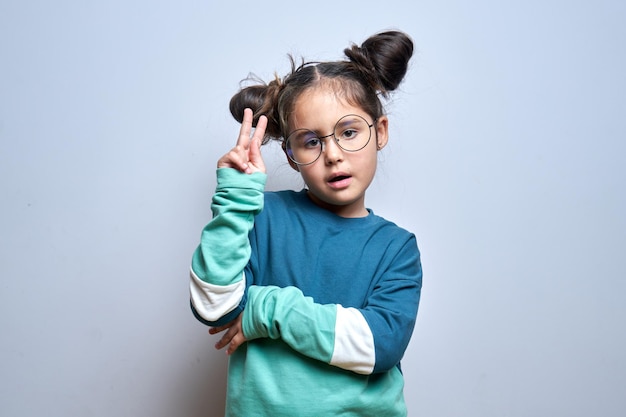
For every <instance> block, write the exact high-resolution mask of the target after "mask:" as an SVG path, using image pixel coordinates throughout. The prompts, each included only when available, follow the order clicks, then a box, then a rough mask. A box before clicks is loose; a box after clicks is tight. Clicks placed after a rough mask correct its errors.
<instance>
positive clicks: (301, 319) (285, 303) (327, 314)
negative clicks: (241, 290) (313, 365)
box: [242, 286, 337, 363]
mask: <svg viewBox="0 0 626 417" xmlns="http://www.w3.org/2000/svg"><path fill="white" fill-rule="evenodd" d="M336 314H337V306H336V305H334V304H328V305H322V304H315V303H314V301H313V299H312V298H311V297H306V296H304V294H302V291H300V290H299V289H298V288H296V287H285V288H279V287H275V286H251V287H250V288H248V300H247V304H246V309H245V310H244V314H243V319H242V326H243V334H244V335H245V336H246V338H247V339H248V340H253V339H257V338H262V337H269V338H272V339H282V340H283V341H284V342H285V343H287V344H288V345H289V346H291V347H292V348H293V349H295V350H296V351H298V352H301V353H303V354H305V355H306V356H309V357H311V358H313V359H317V360H320V361H323V362H326V363H330V361H331V358H332V355H333V347H334V341H335V319H336Z"/></svg>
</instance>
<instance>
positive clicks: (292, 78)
mask: <svg viewBox="0 0 626 417" xmlns="http://www.w3.org/2000/svg"><path fill="white" fill-rule="evenodd" d="M344 54H345V55H346V57H347V58H348V60H347V61H330V62H303V63H302V64H301V65H299V66H296V63H295V61H294V59H293V57H291V56H290V60H291V71H290V73H289V74H287V75H286V76H285V77H284V78H282V79H281V78H280V77H278V76H276V77H275V79H274V80H272V81H271V82H269V83H267V84H266V83H263V82H262V81H260V82H259V81H258V80H257V82H258V84H256V85H250V86H247V87H244V88H242V89H241V90H240V91H239V92H238V93H237V94H235V95H234V96H233V97H232V99H231V100H230V112H231V114H232V115H233V117H234V118H235V119H236V120H237V121H238V122H241V121H242V119H243V110H244V109H245V108H251V109H252V110H253V112H254V125H256V121H257V120H258V118H259V116H261V115H265V116H267V118H268V124H267V129H266V133H265V138H264V140H263V143H267V142H268V141H269V140H270V139H276V140H282V138H284V136H285V135H286V133H287V132H286V129H287V126H288V121H289V116H290V115H291V113H292V112H293V109H294V106H295V103H296V100H297V99H298V97H300V95H301V94H302V93H303V92H304V91H305V90H307V89H309V88H311V87H314V86H319V85H320V84H322V83H325V84H326V85H330V86H331V87H332V88H334V89H335V90H336V92H337V93H338V94H340V95H342V96H343V97H344V98H345V99H346V100H347V101H348V103H350V104H352V105H356V106H359V107H361V108H363V110H364V111H365V112H366V113H367V114H369V115H370V116H371V117H372V119H374V120H375V119H377V118H378V117H380V116H382V115H383V112H384V109H383V105H382V102H381V100H380V98H379V95H381V96H383V97H385V98H387V97H388V96H389V93H391V92H392V91H394V90H395V89H396V88H397V87H398V86H399V85H400V83H401V82H402V80H403V79H404V76H405V74H406V71H407V67H408V63H409V60H410V59H411V56H412V55H413V41H412V40H411V38H409V36H408V35H406V34H405V33H403V32H399V31H388V32H381V33H378V34H375V35H373V36H371V37H369V38H368V39H366V40H365V42H363V44H362V45H361V46H357V45H352V46H351V47H350V48H346V49H345V50H344ZM248 80H251V79H248Z"/></svg>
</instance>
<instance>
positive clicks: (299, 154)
mask: <svg viewBox="0 0 626 417" xmlns="http://www.w3.org/2000/svg"><path fill="white" fill-rule="evenodd" d="M375 122H376V121H374V122H373V123H372V124H369V123H367V120H365V119H364V118H363V117H361V116H359V115H356V114H348V115H347V116H343V117H342V118H341V119H339V120H338V121H337V123H336V124H335V128H334V130H333V133H331V134H330V135H326V136H318V135H317V133H315V132H314V131H312V130H309V129H296V130H294V131H293V132H291V133H290V134H289V135H288V136H287V139H286V140H285V142H284V144H283V146H284V148H285V152H287V156H289V159H291V160H292V161H293V162H295V163H296V164H298V165H309V164H312V163H313V162H315V161H317V159H318V158H319V157H320V155H321V154H322V152H323V150H324V141H325V139H328V138H329V137H331V136H332V137H333V138H334V139H335V142H336V143H337V145H339V147H340V148H341V149H343V150H344V151H348V152H356V151H360V150H361V149H363V148H365V146H367V144H368V143H369V141H370V138H371V137H372V131H371V127H372V126H374V123H375Z"/></svg>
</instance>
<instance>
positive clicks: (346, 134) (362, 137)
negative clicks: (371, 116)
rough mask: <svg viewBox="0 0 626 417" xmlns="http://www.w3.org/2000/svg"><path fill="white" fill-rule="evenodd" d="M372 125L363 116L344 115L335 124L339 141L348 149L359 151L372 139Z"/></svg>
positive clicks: (336, 136)
mask: <svg viewBox="0 0 626 417" xmlns="http://www.w3.org/2000/svg"><path fill="white" fill-rule="evenodd" d="M370 133H371V131H370V125H369V124H368V123H367V121H365V119H364V118H362V117H361V116H357V115H355V114H350V115H348V116H344V117H342V118H341V119H339V121H338V122H337V125H335V138H336V139H337V143H338V144H339V146H341V147H342V148H343V149H345V150H346V151H358V150H361V149H363V148H364V147H365V145H367V143H368V142H369V140H370Z"/></svg>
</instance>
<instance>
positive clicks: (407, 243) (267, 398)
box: [190, 168, 422, 417]
mask: <svg viewBox="0 0 626 417" xmlns="http://www.w3.org/2000/svg"><path fill="white" fill-rule="evenodd" d="M265 178H266V177H265V175H264V174H260V173H257V174H252V175H247V174H242V173H240V172H238V171H236V170H233V169H228V168H223V169H219V170H218V186H217V189H216V193H215V195H214V197H213V203H212V206H211V207H212V210H213V220H212V221H211V222H210V223H209V224H208V225H207V226H206V227H205V229H204V230H203V233H202V237H201V243H200V245H199V247H198V249H197V250H196V252H195V253H194V256H193V260H192V266H191V286H190V288H191V305H192V309H193V311H194V314H195V315H196V317H197V318H198V319H199V320H201V321H202V322H204V323H206V324H208V325H212V326H214V325H219V324H222V323H226V322H228V321H230V320H232V319H233V318H235V317H237V315H239V314H241V313H242V312H243V320H242V326H243V332H244V335H245V336H246V338H247V339H248V342H247V343H246V344H244V345H242V346H240V347H239V348H238V349H237V351H235V353H233V355H232V356H231V358H230V363H229V373H228V392H227V406H226V408H227V410H226V415H228V416H246V417H247V416H327V415H333V416H376V417H384V416H404V415H406V407H405V403H404V397H403V392H402V391H403V385H404V383H403V378H402V374H401V372H400V359H401V358H402V355H403V354H404V351H405V349H406V347H407V345H408V342H409V339H410V337H411V333H412V331H413V327H414V324H415V318H416V315H417V307H418V303H419V297H420V290H421V280H422V273H421V266H420V258H419V251H418V249H417V244H416V241H415V236H414V235H413V234H411V233H409V232H407V231H406V230H404V229H402V228H400V227H398V226H396V225H395V224H393V223H391V222H389V221H387V220H385V219H383V218H381V217H378V216H376V215H375V214H374V213H373V212H371V211H369V215H368V216H366V217H363V218H343V217H339V216H336V215H335V214H333V213H331V212H329V211H327V210H325V209H322V208H320V207H318V206H317V205H315V204H314V203H313V202H312V201H311V200H310V199H309V197H308V195H307V193H306V191H301V192H294V191H281V192H267V193H265V192H264V186H265Z"/></svg>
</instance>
